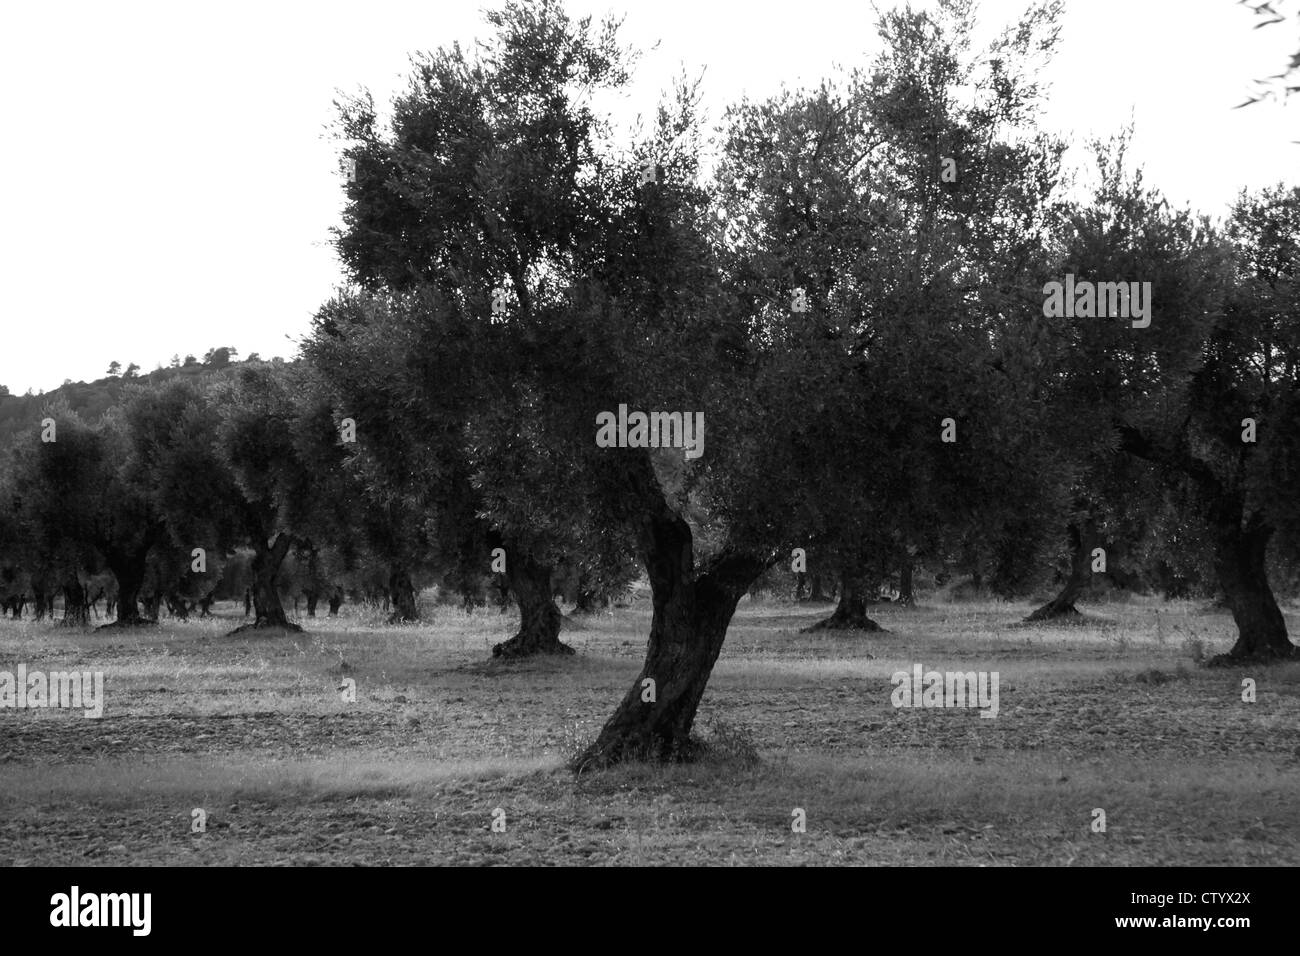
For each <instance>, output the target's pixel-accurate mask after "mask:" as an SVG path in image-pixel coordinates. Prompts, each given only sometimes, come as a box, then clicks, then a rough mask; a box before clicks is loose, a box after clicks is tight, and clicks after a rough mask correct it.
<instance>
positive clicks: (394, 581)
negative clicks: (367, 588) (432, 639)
mask: <svg viewBox="0 0 1300 956" xmlns="http://www.w3.org/2000/svg"><path fill="white" fill-rule="evenodd" d="M388 594H389V597H390V599H391V600H392V602H393V613H392V614H390V615H389V616H388V623H389V624H402V623H404V622H406V621H418V620H419V619H420V608H419V606H418V605H417V604H416V601H415V584H414V583H413V582H412V581H411V575H410V574H408V573H407V571H406V569H405V568H400V567H394V568H392V569H391V572H390V573H389V575H388Z"/></svg>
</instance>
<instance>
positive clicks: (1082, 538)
mask: <svg viewBox="0 0 1300 956" xmlns="http://www.w3.org/2000/svg"><path fill="white" fill-rule="evenodd" d="M1067 533H1068V534H1069V536H1070V573H1069V575H1068V576H1067V577H1066V579H1065V584H1064V585H1063V586H1062V588H1061V592H1060V593H1059V594H1057V595H1056V597H1054V598H1052V599H1051V600H1050V601H1048V602H1047V603H1046V604H1044V605H1043V606H1042V607H1040V608H1039V609H1038V610H1036V611H1034V612H1033V613H1032V614H1030V615H1029V616H1028V617H1027V618H1025V621H1026V622H1029V621H1050V620H1054V619H1056V618H1062V617H1079V616H1080V615H1079V609H1078V608H1076V607H1075V606H1074V602H1075V601H1077V600H1078V599H1079V595H1080V594H1082V593H1083V591H1084V588H1086V587H1087V586H1088V582H1089V581H1090V580H1091V579H1092V549H1093V547H1094V546H1095V544H1094V543H1095V542H1096V541H1097V533H1096V528H1095V526H1094V524H1093V522H1092V520H1091V519H1088V520H1086V521H1084V522H1083V524H1082V525H1080V524H1078V523H1076V522H1073V521H1072V522H1070V525H1069V527H1068V528H1067Z"/></svg>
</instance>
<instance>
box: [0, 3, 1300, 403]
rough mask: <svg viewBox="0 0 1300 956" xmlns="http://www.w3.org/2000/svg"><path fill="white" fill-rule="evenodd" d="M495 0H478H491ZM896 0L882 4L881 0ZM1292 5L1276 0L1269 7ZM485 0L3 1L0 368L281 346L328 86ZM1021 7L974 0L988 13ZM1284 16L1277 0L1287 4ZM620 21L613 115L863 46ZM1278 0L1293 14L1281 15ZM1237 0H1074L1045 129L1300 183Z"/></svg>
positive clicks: (850, 19)
mask: <svg viewBox="0 0 1300 956" xmlns="http://www.w3.org/2000/svg"><path fill="white" fill-rule="evenodd" d="M489 2H490V3H494V2H495V0H489ZM880 2H881V4H882V5H886V6H887V5H888V4H889V2H890V0H880ZM1283 2H1286V0H1283ZM482 6H484V3H483V2H481V0H432V2H431V0H423V2H415V0H353V2H346V3H345V2H337V0H327V2H310V3H309V2H297V0H295V2H286V0H255V2H247V0H222V2H221V3H183V4H182V3H176V2H174V0H173V2H166V3H164V2H156V3H155V2H150V3H144V2H121V0H113V2H75V3H73V2H66V0H65V2H51V0H44V2H39V3H21V4H19V3H10V4H5V5H4V6H3V7H0V89H3V90H4V114H5V116H4V128H5V133H6V136H5V142H4V143H3V145H2V146H0V183H3V187H2V188H3V195H4V203H3V207H2V210H3V211H2V213H0V222H2V225H3V228H2V229H0V289H2V290H3V298H2V299H0V309H3V319H2V320H0V321H2V322H3V336H2V337H0V383H3V384H5V385H8V386H9V388H10V389H11V391H12V392H14V393H15V394H21V393H22V392H24V391H26V390H27V389H28V388H32V389H34V390H36V391H40V390H42V389H44V390H49V389H52V388H55V387H57V386H58V385H59V384H60V383H61V382H63V380H64V379H67V378H71V379H73V380H82V379H86V380H89V379H94V378H98V377H101V376H102V375H103V374H104V372H105V369H106V368H107V366H108V363H109V362H110V361H111V360H114V359H116V360H118V361H120V362H121V363H122V364H123V365H125V364H126V363H128V362H135V363H137V364H139V365H140V366H141V367H142V368H143V369H145V370H150V369H153V368H154V367H155V366H156V365H158V364H159V363H162V364H166V363H167V362H168V361H169V360H170V358H171V356H172V355H173V354H174V353H179V354H180V355H182V356H184V355H185V354H186V353H187V352H192V353H194V354H196V355H200V356H201V355H202V354H203V353H204V352H205V351H206V350H207V349H209V348H211V347H213V346H218V345H231V346H234V347H235V348H237V349H239V351H240V354H241V356H243V355H247V354H248V353H249V352H259V353H261V355H262V356H263V357H264V358H269V357H270V356H272V355H283V356H286V357H287V356H291V355H293V354H294V353H295V352H296V346H295V345H293V344H291V342H289V341H286V336H290V337H292V338H294V339H296V338H298V337H299V336H301V335H302V334H303V333H304V332H305V331H306V330H307V328H308V324H309V319H310V316H311V314H312V312H313V311H314V309H315V308H316V306H317V305H318V304H319V303H320V302H321V301H322V300H324V299H325V298H327V297H328V296H329V294H330V291H331V290H332V289H333V288H334V287H335V285H337V283H338V281H339V278H340V270H339V267H338V263H337V261H336V259H335V257H334V254H333V251H332V250H331V249H330V247H329V245H328V239H329V235H328V231H327V230H328V229H329V227H330V226H331V225H333V224H335V223H336V222H337V220H338V215H339V210H340V207H341V189H340V174H339V171H338V170H339V166H338V161H337V146H336V144H335V143H333V142H332V141H331V140H330V139H329V138H328V137H327V136H325V135H324V132H325V127H326V125H327V124H328V123H329V122H330V120H331V119H332V117H333V115H334V113H333V107H332V105H331V101H332V100H333V98H334V95H335V90H336V89H344V90H355V89H356V88H358V87H360V86H366V87H369V88H370V89H371V90H372V92H373V93H374V94H375V98H376V101H377V102H379V103H381V104H382V103H386V102H387V101H388V99H389V97H390V95H391V93H392V92H393V91H394V90H396V89H397V88H399V87H400V86H401V85H402V78H403V77H404V75H405V68H406V55H407V53H408V52H409V51H411V50H416V49H434V48H437V47H439V46H442V45H444V44H449V43H450V42H451V41H453V40H456V39H459V40H461V41H462V42H464V43H468V42H469V41H471V40H472V39H473V38H474V37H475V36H482V35H485V31H484V28H483V24H482V20H481V17H480V13H479V11H480V8H481V7H482ZM1023 6H1024V3H1023V2H1021V0H984V3H983V5H982V7H981V10H982V17H983V19H984V21H985V22H986V23H987V24H989V25H990V26H992V25H1001V24H1002V23H1004V22H1009V21H1011V20H1013V19H1014V18H1015V17H1016V16H1017V15H1018V13H1019V12H1020V10H1021V9H1022V8H1023ZM1283 9H1286V7H1285V6H1284V7H1283ZM570 10H571V11H572V12H573V13H574V14H580V13H588V12H594V13H596V14H598V15H599V14H603V13H605V12H608V11H610V10H614V11H616V12H625V13H626V15H627V19H626V24H625V32H624V40H625V42H631V43H635V44H636V45H638V46H641V47H643V48H648V47H649V46H651V45H652V44H653V43H654V41H655V40H660V41H662V42H661V43H660V46H659V48H658V49H657V50H656V51H654V52H652V53H648V54H647V55H646V57H645V58H644V60H643V61H642V66H641V70H640V71H639V73H638V76H637V79H636V87H637V88H636V92H635V93H634V94H633V95H632V96H631V97H630V98H629V100H628V101H627V104H626V107H625V110H626V116H627V117H629V118H630V117H631V116H633V115H635V114H636V113H637V112H645V113H647V114H648V113H649V112H650V110H651V109H652V108H653V105H654V103H655V102H656V101H657V99H658V95H659V91H660V90H662V89H665V88H666V87H667V86H668V85H669V83H670V81H671V78H672V77H673V76H674V75H676V74H678V73H679V72H680V70H681V67H682V65H683V64H685V65H686V66H687V67H688V68H689V69H690V70H691V71H692V72H695V71H698V69H699V68H701V67H707V72H706V74H705V85H704V89H705V100H706V103H707V104H708V106H709V116H710V119H711V120H716V119H718V118H719V117H720V116H721V113H722V110H723V108H724V107H725V106H726V104H728V103H729V102H732V101H735V100H737V99H739V98H740V96H741V95H742V94H743V93H747V94H748V95H749V96H750V97H751V98H761V97H762V96H765V95H766V94H768V93H770V92H774V91H775V90H776V89H777V88H778V87H779V85H780V84H781V83H782V82H783V81H784V82H786V83H789V84H792V85H796V84H798V83H799V82H800V81H803V82H806V83H810V84H811V83H814V82H816V80H817V79H818V78H820V77H821V76H823V75H825V74H826V73H827V72H828V70H829V68H830V66H831V65H832V64H836V63H837V64H847V65H852V64H856V63H865V62H866V61H867V59H868V58H869V55H871V54H872V53H874V51H875V49H876V40H875V35H874V31H873V30H872V20H873V17H872V13H871V9H870V6H869V5H868V4H866V3H863V2H862V0H851V2H850V0H799V2H798V3H794V4H791V3H789V2H781V3H777V2H772V0H656V2H648V0H623V2H619V0H600V2H593V0H571V3H570ZM1292 12H1293V15H1294V14H1295V13H1296V12H1297V11H1295V10H1294V8H1292ZM1256 22H1257V20H1256V19H1255V18H1254V17H1253V16H1252V15H1251V14H1250V13H1249V12H1248V11H1247V10H1245V9H1244V8H1243V7H1240V6H1238V5H1237V4H1235V3H1234V2H1233V0H1071V2H1067V11H1066V14H1065V20H1064V31H1063V46H1062V50H1061V53H1060V55H1059V56H1058V59H1057V61H1056V63H1055V65H1054V67H1053V68H1052V71H1051V73H1050V74H1049V75H1050V77H1051V78H1052V80H1053V84H1054V86H1053V89H1054V93H1053V96H1052V98H1051V106H1050V108H1049V112H1048V116H1047V122H1046V125H1047V126H1048V127H1049V128H1055V129H1058V130H1060V131H1063V132H1068V133H1072V134H1074V135H1075V137H1076V138H1077V139H1079V140H1082V139H1083V138H1084V137H1085V136H1087V135H1089V134H1092V133H1099V134H1105V133H1109V132H1112V131H1114V130H1116V129H1118V128H1119V127H1120V126H1121V125H1122V124H1123V123H1124V122H1126V121H1127V120H1128V118H1129V116H1130V115H1132V116H1133V118H1134V119H1135V121H1136V124H1137V135H1136V140H1135V146H1134V149H1135V153H1136V159H1137V160H1138V161H1140V162H1141V163H1143V164H1144V165H1145V166H1146V168H1147V176H1148V178H1149V181H1150V182H1151V183H1153V184H1155V185H1158V186H1159V187H1161V188H1162V189H1163V190H1164V191H1165V192H1166V194H1167V195H1168V196H1169V198H1170V199H1171V200H1172V201H1174V202H1175V203H1177V204H1183V203H1186V202H1190V203H1191V204H1192V205H1193V206H1195V207H1197V208H1199V209H1201V210H1203V211H1206V212H1210V213H1213V214H1215V215H1220V214H1222V213H1223V212H1224V210H1225V209H1226V206H1227V204H1228V202H1229V201H1230V200H1231V199H1232V197H1233V196H1234V195H1235V194H1236V192H1237V191H1238V189H1239V188H1240V187H1242V186H1246V187H1250V188H1255V187H1258V186H1261V185H1264V184H1268V183H1272V182H1277V181H1278V180H1285V181H1286V182H1288V183H1289V184H1294V183H1296V182H1297V177H1296V170H1297V168H1300V145H1293V144H1292V143H1291V141H1292V140H1297V139H1300V98H1293V100H1292V104H1291V105H1289V106H1287V107H1282V106H1279V105H1275V104H1272V103H1264V104H1260V105H1255V106H1252V107H1249V108H1247V109H1244V110H1235V111H1234V110H1233V109H1231V107H1232V106H1233V105H1234V104H1236V103H1239V102H1241V100H1242V99H1244V92H1245V91H1246V89H1247V86H1248V82H1249V81H1250V80H1251V79H1254V78H1257V77H1260V76H1264V75H1267V74H1269V73H1276V72H1279V71H1280V70H1281V68H1282V66H1283V65H1284V64H1285V63H1286V61H1287V59H1288V58H1289V56H1290V54H1291V52H1292V51H1294V50H1295V49H1296V48H1297V46H1298V45H1300V40H1298V38H1297V27H1296V22H1297V21H1296V20H1293V21H1291V22H1289V23H1286V24H1279V25H1276V26H1271V27H1267V28H1265V29H1260V30H1254V29H1252V28H1253V27H1254V25H1255V23H1256Z"/></svg>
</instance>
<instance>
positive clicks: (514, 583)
mask: <svg viewBox="0 0 1300 956" xmlns="http://www.w3.org/2000/svg"><path fill="white" fill-rule="evenodd" d="M506 579H507V580H508V581H509V582H510V591H511V593H512V594H514V597H515V603H516V604H518V605H519V633H517V634H516V635H515V636H514V637H512V638H510V640H508V641H504V642H502V643H500V644H498V645H496V647H494V648H492V656H493V657H528V656H530V655H533V654H572V653H573V648H571V647H570V646H569V645H568V644H565V643H562V642H561V641H560V623H561V621H562V620H563V615H561V614H560V609H559V608H558V607H556V605H555V598H554V595H553V592H552V590H551V568H550V566H548V565H545V564H542V563H540V562H538V561H536V560H534V559H533V558H532V557H531V556H530V555H528V554H527V553H526V552H524V551H522V550H520V551H511V550H510V549H507V553H506Z"/></svg>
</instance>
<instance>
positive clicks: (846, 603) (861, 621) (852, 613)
mask: <svg viewBox="0 0 1300 956" xmlns="http://www.w3.org/2000/svg"><path fill="white" fill-rule="evenodd" d="M868 591H869V588H868V587H867V586H866V584H865V583H864V581H863V578H862V576H861V575H860V574H857V573H855V572H852V571H846V572H844V575H843V577H842V579H841V582H840V602H839V604H837V605H835V612H834V613H833V614H832V615H831V616H830V617H828V618H824V619H823V620H820V621H818V622H817V623H816V624H813V625H810V626H809V627H805V628H804V629H803V633H805V634H807V633H811V632H813V631H883V630H884V628H883V627H881V626H880V625H879V624H877V623H876V622H875V621H873V620H872V619H871V618H869V617H867V593H868Z"/></svg>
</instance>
